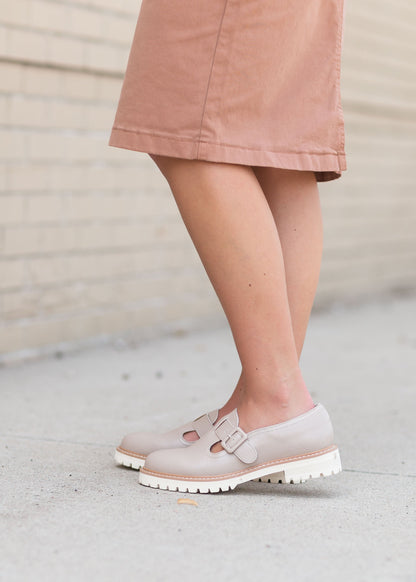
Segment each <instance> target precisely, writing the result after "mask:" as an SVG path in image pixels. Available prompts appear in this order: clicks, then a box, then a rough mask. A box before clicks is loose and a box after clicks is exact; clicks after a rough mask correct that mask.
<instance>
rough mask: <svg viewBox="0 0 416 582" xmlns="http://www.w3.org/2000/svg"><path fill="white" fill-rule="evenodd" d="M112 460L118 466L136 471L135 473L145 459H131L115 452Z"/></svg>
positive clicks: (119, 452)
mask: <svg viewBox="0 0 416 582" xmlns="http://www.w3.org/2000/svg"><path fill="white" fill-rule="evenodd" d="M114 459H115V461H116V463H117V464H118V465H124V467H129V468H130V469H136V471H139V470H140V469H141V468H142V467H143V465H144V462H145V460H146V457H143V458H140V457H132V456H131V455H127V454H126V453H122V452H121V451H119V450H116V452H115V455H114Z"/></svg>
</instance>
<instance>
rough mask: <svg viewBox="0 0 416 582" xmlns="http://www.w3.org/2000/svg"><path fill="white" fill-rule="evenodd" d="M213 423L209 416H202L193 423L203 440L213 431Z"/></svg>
mask: <svg viewBox="0 0 416 582" xmlns="http://www.w3.org/2000/svg"><path fill="white" fill-rule="evenodd" d="M212 425H213V423H212V421H211V418H210V417H209V415H208V414H203V415H202V416H200V417H198V418H196V419H195V420H194V421H193V422H192V428H193V429H194V431H196V433H197V434H198V436H199V438H201V437H202V436H203V435H204V434H205V433H207V432H208V431H209V430H211V429H212Z"/></svg>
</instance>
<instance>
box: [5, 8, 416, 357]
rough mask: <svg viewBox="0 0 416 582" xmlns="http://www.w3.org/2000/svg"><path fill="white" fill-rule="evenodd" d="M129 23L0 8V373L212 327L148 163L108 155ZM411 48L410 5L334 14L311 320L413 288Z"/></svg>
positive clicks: (126, 17)
mask: <svg viewBox="0 0 416 582" xmlns="http://www.w3.org/2000/svg"><path fill="white" fill-rule="evenodd" d="M138 10H139V1H136V0H119V1H118V2H117V3H114V1H113V0H36V2H33V1H31V0H13V1H11V0H0V160H1V161H0V273H1V276H0V322H1V323H0V352H2V353H3V356H0V363H1V362H2V361H3V362H6V361H11V360H13V359H18V358H21V357H26V356H31V355H36V354H39V353H44V352H48V351H51V350H54V349H58V348H59V349H67V348H68V349H69V348H71V347H76V346H82V345H84V344H85V343H88V342H89V343H91V342H92V343H94V342H95V343H96V342H97V341H100V338H102V340H103V341H107V339H108V338H111V337H114V335H115V334H117V335H118V334H122V335H125V334H127V333H129V332H130V335H131V337H138V338H140V337H141V336H142V335H143V334H148V333H151V331H150V330H153V332H157V331H161V330H163V329H168V328H169V329H175V328H180V327H181V326H182V327H183V326H185V327H187V326H190V325H195V324H198V322H199V323H202V322H205V323H206V322H207V321H209V320H211V319H216V318H218V317H221V311H220V308H219V304H218V301H217V299H216V297H215V295H214V293H213V291H212V289H211V287H210V285H209V283H208V280H207V277H206V275H205V272H204V270H203V268H202V266H201V264H200V261H199V259H198V257H197V255H196V252H195V251H194V249H193V247H192V244H191V242H190V239H189V236H188V234H187V232H186V230H185V227H184V226H183V224H182V221H181V220H180V217H179V214H178V211H177V209H176V206H175V204H174V202H173V198H172V196H171V195H170V193H169V191H168V188H167V184H166V183H165V181H164V179H163V178H162V176H161V175H160V174H159V172H158V170H157V169H156V167H155V165H154V164H153V162H151V161H150V160H149V159H148V158H147V156H146V155H145V154H137V153H133V152H128V151H126V150H118V149H116V148H109V147H108V146H107V141H108V136H109V131H110V128H111V125H112V122H113V118H114V113H115V108H116V103H117V99H118V97H119V92H120V87H121V82H122V78H123V74H124V70H125V65H126V62H127V57H128V51H129V48H130V43H131V38H132V36H133V32H134V27H135V24H136V20H137V14H138ZM415 39H416V6H415V5H414V0H377V1H376V0H366V1H365V2H362V1H361V0H346V28H345V36H344V51H343V70H342V73H343V75H342V94H343V105H344V113H345V120H346V150H347V163H348V171H347V172H346V173H345V174H344V176H343V177H342V178H341V179H340V180H338V181H335V182H330V183H328V184H321V185H320V191H321V199H322V207H323V213H324V229H325V233H324V234H325V241H324V242H325V248H324V259H323V264H322V271H321V277H320V282H319V289H318V294H317V298H316V304H315V305H316V307H320V306H323V305H326V304H328V303H330V302H333V301H335V300H338V301H346V300H349V299H356V298H360V297H362V296H371V295H374V294H378V293H382V292H386V291H389V290H392V289H409V288H411V289H414V288H415V286H416V274H415V265H416V244H415V243H416V240H415V238H416V235H415V233H416V228H415V222H416V219H415V217H416V197H415V192H414V191H415V184H416V178H415V172H414V169H415V160H416V107H415V105H414V104H415V102H416V100H415V96H416V80H415V79H416V77H415V64H414V63H415V62H416V61H415V54H416V44H415ZM192 321H193V323H192Z"/></svg>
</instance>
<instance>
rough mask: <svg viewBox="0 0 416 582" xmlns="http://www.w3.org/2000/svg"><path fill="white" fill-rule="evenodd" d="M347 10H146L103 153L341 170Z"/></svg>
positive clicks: (299, 1) (340, 2)
mask: <svg viewBox="0 0 416 582" xmlns="http://www.w3.org/2000/svg"><path fill="white" fill-rule="evenodd" d="M343 24H344V0H143V2H142V5H141V9H140V14H139V18H138V22H137V26H136V32H135V35H134V39H133V43H132V46H131V51H130V56H129V60H128V65H127V70H126V74H125V77H124V82H123V86H122V89H121V94H120V99H119V103H118V107H117V110H116V115H115V120H114V124H113V127H112V131H111V136H110V140H109V145H111V146H115V147H119V148H126V149H129V150H136V151H140V152H147V153H150V154H159V155H165V156H172V157H176V158H186V159H198V160H208V161H212V162H225V163H234V164H244V165H250V166H271V167H276V168H287V169H293V170H309V171H314V172H315V174H316V179H317V181H318V182H325V181H329V180H334V179H336V178H339V177H340V176H341V171H343V170H346V167H347V166H346V158H345V151H344V143H345V135H344V116H343V110H342V105H341V95H340V72H341V50H342V42H343Z"/></svg>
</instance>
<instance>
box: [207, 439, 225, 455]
mask: <svg viewBox="0 0 416 582" xmlns="http://www.w3.org/2000/svg"><path fill="white" fill-rule="evenodd" d="M209 450H210V451H211V453H220V452H221V451H223V450H224V447H223V446H222V444H221V441H217V442H216V443H214V444H213V445H211V447H210V449H209Z"/></svg>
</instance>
